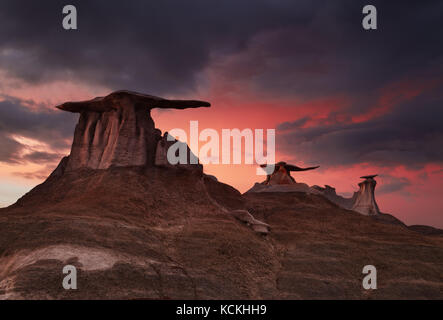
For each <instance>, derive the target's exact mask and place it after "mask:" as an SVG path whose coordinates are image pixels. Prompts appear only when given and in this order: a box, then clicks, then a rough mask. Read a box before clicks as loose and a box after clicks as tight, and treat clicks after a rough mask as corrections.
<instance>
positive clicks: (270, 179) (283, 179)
mask: <svg viewBox="0 0 443 320" xmlns="http://www.w3.org/2000/svg"><path fill="white" fill-rule="evenodd" d="M266 166H267V165H261V167H262V168H264V167H266ZM319 167H320V166H316V167H309V168H300V167H297V166H294V165H291V164H287V163H286V162H283V161H280V162H278V163H276V164H275V165H274V172H273V173H272V174H269V175H267V177H266V181H264V182H263V183H262V184H264V185H267V186H272V185H277V184H295V183H296V181H295V180H294V178H293V177H291V171H307V170H314V169H317V168H319Z"/></svg>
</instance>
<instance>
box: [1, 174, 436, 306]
mask: <svg viewBox="0 0 443 320" xmlns="http://www.w3.org/2000/svg"><path fill="white" fill-rule="evenodd" d="M222 208H229V209H241V210H244V209H247V210H248V211H249V212H250V213H252V214H253V216H254V218H256V219H259V220H260V221H263V222H264V223H266V224H268V225H269V226H270V227H271V232H270V233H269V234H268V235H266V236H263V235H260V234H258V233H256V232H254V231H253V230H251V229H250V228H248V227H247V226H246V225H245V224H244V223H242V222H241V221H238V220H237V219H236V218H235V217H234V216H232V215H231V214H229V210H223V209H222ZM0 234H1V237H0V257H1V258H0V270H1V271H0V298H9V299H14V298H16V299H17V298H36V299H60V298H66V299H97V298H104V299H111V298H117V299H179V298H184V299H194V298H196V299H262V298H268V299H303V298H313V299H315V298H326V299H329V298H331V299H332V298H333V299H335V298H343V299H346V298H351V299H359V298H433V299H441V298H443V296H442V285H443V284H442V280H441V264H442V261H443V237H438V236H432V237H428V236H423V235H420V234H418V233H416V232H413V231H410V230H408V229H407V228H405V227H403V226H400V225H392V224H385V223H380V222H379V221H375V220H374V219H372V218H371V217H367V216H363V215H360V214H358V213H355V212H352V211H348V210H344V209H341V208H340V207H338V206H337V205H335V204H333V203H332V202H330V201H328V200H327V199H325V198H324V197H322V196H319V195H313V194H305V193H300V192H294V193H252V194H247V195H244V196H242V195H240V194H239V193H238V191H237V190H235V189H234V188H232V187H230V186H228V185H225V184H221V183H219V182H217V181H216V180H215V179H213V178H211V177H208V176H205V175H204V174H202V173H201V172H200V171H198V170H195V171H191V170H185V169H180V168H177V169H172V168H156V167H154V168H153V167H149V168H146V167H132V168H110V169H107V170H90V169H83V170H78V171H73V172H68V173H65V174H64V175H62V176H61V177H54V176H53V177H52V178H50V179H48V181H46V182H45V183H43V184H42V185H40V186H38V187H36V188H35V189H34V190H32V191H31V192H30V193H28V194H27V195H25V196H24V197H23V198H22V199H20V200H19V201H18V202H17V204H15V205H14V206H11V207H9V208H6V209H2V210H0ZM67 264H72V265H74V266H76V267H77V269H78V289H77V290H70V291H67V290H64V289H63V288H62V285H61V284H62V280H63V277H64V276H65V275H64V274H63V273H62V268H63V266H65V265H67ZM367 264H373V265H375V266H376V267H377V270H378V274H379V281H378V283H379V289H377V290H374V291H372V292H369V291H366V290H363V289H362V287H361V279H362V273H361V271H362V268H363V266H364V265H367Z"/></svg>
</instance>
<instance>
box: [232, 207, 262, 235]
mask: <svg viewBox="0 0 443 320" xmlns="http://www.w3.org/2000/svg"><path fill="white" fill-rule="evenodd" d="M230 214H232V215H233V216H234V217H235V218H236V219H238V220H240V221H241V222H244V223H246V225H247V226H248V227H250V228H251V229H252V230H254V231H255V232H257V233H260V234H268V233H269V231H270V230H271V227H270V226H269V224H266V223H264V222H261V221H259V220H257V219H255V218H254V217H253V215H252V214H250V213H249V212H248V211H247V210H233V211H231V212H230Z"/></svg>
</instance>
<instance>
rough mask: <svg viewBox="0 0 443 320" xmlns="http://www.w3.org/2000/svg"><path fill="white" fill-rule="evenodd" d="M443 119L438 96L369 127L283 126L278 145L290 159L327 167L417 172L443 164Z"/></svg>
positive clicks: (412, 103) (372, 122)
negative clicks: (406, 168) (359, 165)
mask: <svg viewBox="0 0 443 320" xmlns="http://www.w3.org/2000/svg"><path fill="white" fill-rule="evenodd" d="M439 90H440V92H441V90H442V88H439ZM442 119H443V109H442V100H441V98H440V97H438V92H436V93H435V95H434V96H430V97H429V96H428V97H427V98H425V97H421V96H419V97H417V98H415V99H413V100H412V101H408V102H407V103H403V104H399V105H397V106H396V108H395V109H393V110H392V111H391V112H389V113H387V114H385V115H383V116H381V117H377V118H374V119H371V120H369V121H365V122H359V123H353V122H340V121H338V122H334V121H328V120H329V119H328V120H326V121H324V122H319V123H317V124H314V125H311V126H306V127H300V123H305V122H306V121H307V120H306V118H302V119H300V120H299V121H294V122H292V123H283V124H281V125H280V126H279V127H278V128H277V129H278V131H277V132H279V130H280V131H281V134H279V138H278V140H277V141H278V144H277V145H278V146H279V147H280V148H281V150H282V151H283V152H285V153H288V154H290V153H295V154H297V155H299V157H300V159H302V160H305V161H308V162H312V161H313V162H319V163H321V164H322V165H323V167H324V166H345V165H352V164H356V163H371V164H375V165H378V166H396V165H400V164H402V165H406V166H410V167H415V168H418V167H423V166H424V165H425V164H426V163H443V149H442V148H441V147H440V146H442V145H443V126H442V125H441V121H442ZM325 122H326V123H325ZM328 123H329V124H328Z"/></svg>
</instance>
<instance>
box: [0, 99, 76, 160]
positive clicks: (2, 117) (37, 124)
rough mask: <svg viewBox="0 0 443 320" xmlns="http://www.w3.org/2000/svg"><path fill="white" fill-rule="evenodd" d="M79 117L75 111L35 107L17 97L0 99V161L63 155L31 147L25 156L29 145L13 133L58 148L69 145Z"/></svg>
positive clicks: (39, 158)
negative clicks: (30, 106) (37, 108)
mask: <svg viewBox="0 0 443 320" xmlns="http://www.w3.org/2000/svg"><path fill="white" fill-rule="evenodd" d="M76 118H77V117H76V116H75V115H73V114H70V113H66V112H61V111H54V112H41V111H40V112H35V111H31V110H30V109H29V108H28V107H25V106H23V105H22V104H21V102H20V100H17V99H15V100H5V101H0V142H1V149H0V161H2V162H8V163H19V162H23V161H28V162H35V163H42V162H47V161H55V160H57V159H58V158H59V155H58V154H54V153H53V152H41V151H39V152H36V151H32V150H30V152H28V153H27V154H25V155H24V156H21V155H20V154H21V151H23V150H24V149H26V146H25V145H23V144H21V143H20V142H18V141H16V140H14V139H13V138H12V136H14V135H16V136H23V137H25V138H29V139H33V140H38V141H41V142H44V143H46V144H48V145H49V147H50V148H51V149H54V150H57V149H63V148H67V147H69V143H70V142H69V141H70V140H71V138H72V132H73V131H74V126H75V122H76Z"/></svg>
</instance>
